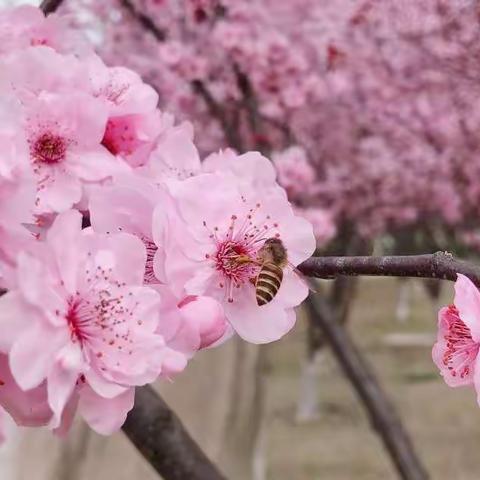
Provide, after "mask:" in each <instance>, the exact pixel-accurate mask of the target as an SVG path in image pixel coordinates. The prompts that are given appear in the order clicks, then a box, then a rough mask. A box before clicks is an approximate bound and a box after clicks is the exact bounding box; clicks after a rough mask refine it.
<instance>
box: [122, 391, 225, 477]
mask: <svg viewBox="0 0 480 480" xmlns="http://www.w3.org/2000/svg"><path fill="white" fill-rule="evenodd" d="M122 428H123V431H124V433H125V434H126V435H127V436H128V438H129V439H130V440H131V442H132V443H133V444H134V445H135V447H136V448H137V449H138V450H139V451H140V452H141V454H142V455H143V456H144V457H145V458H146V460H147V461H148V462H149V463H150V465H152V467H153V468H154V469H155V470H156V471H157V472H158V473H159V474H160V475H161V476H162V478H165V479H168V480H225V477H224V476H223V475H222V474H221V473H220V472H219V471H218V469H217V468H216V467H215V465H214V464H213V463H212V462H211V461H210V460H209V459H208V458H207V456H206V455H205V454H204V453H203V452H202V450H200V447H199V446H198V445H197V443H196V442H195V441H194V440H193V439H192V437H191V436H190V435H189V433H188V432H187V430H186V429H185V427H184V426H183V425H182V423H181V422H180V420H179V419H178V417H177V416H176V415H175V413H174V412H173V411H172V410H170V408H169V406H168V405H167V404H166V403H165V401H164V400H163V399H162V398H161V397H160V396H159V395H158V394H157V393H156V392H155V391H154V390H153V388H152V387H148V386H147V387H142V388H137V391H136V394H135V406H134V408H133V410H132V411H131V412H130V413H129V414H128V417H127V421H126V422H125V424H124V425H123V427H122Z"/></svg>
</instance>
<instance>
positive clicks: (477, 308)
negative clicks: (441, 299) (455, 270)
mask: <svg viewBox="0 0 480 480" xmlns="http://www.w3.org/2000/svg"><path fill="white" fill-rule="evenodd" d="M454 303H455V306H456V307H457V308H458V311H459V313H460V318H461V319H462V320H463V322H464V323H465V325H467V327H468V328H469V329H470V332H471V334H472V338H473V339H474V340H475V341H476V342H480V292H479V291H478V289H477V287H476V286H475V285H474V284H473V282H472V281H471V280H470V279H469V278H467V277H466V276H465V275H461V274H458V279H457V281H456V282H455V301H454Z"/></svg>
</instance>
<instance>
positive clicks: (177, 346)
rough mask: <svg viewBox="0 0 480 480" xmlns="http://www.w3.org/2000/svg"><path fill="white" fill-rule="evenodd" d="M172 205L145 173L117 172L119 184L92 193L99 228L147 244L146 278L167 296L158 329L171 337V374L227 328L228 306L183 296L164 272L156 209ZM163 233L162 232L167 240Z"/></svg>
mask: <svg viewBox="0 0 480 480" xmlns="http://www.w3.org/2000/svg"><path fill="white" fill-rule="evenodd" d="M157 206H158V208H159V209H162V210H165V211H167V210H168V209H169V208H172V199H171V198H170V196H169V195H168V193H167V192H166V191H165V190H164V189H163V188H161V187H160V186H158V185H153V184H151V183H149V182H148V181H147V180H146V179H145V178H143V177H134V176H121V177H116V178H115V180H114V185H113V186H110V187H102V188H98V189H96V190H95V191H94V192H93V193H92V195H91V197H90V219H91V222H92V226H93V227H94V229H95V230H96V231H97V232H118V231H122V232H127V233H131V234H133V235H136V236H137V237H138V238H139V239H141V240H142V242H143V243H144V244H145V247H146V251H147V258H146V262H145V273H144V283H145V284H146V285H149V286H150V287H152V288H154V289H155V290H157V291H158V292H159V293H160V295H161V297H162V305H161V309H160V311H159V313H160V321H159V324H158V328H157V333H159V334H161V335H162V336H163V338H164V339H165V343H166V349H165V352H164V364H163V367H164V369H163V372H162V373H163V374H165V375H167V376H169V377H171V376H172V375H173V374H174V373H178V372H179V371H181V370H183V369H184V368H185V366H186V363H187V360H188V359H189V358H191V357H192V356H193V354H194V353H195V352H196V351H197V350H199V349H201V348H205V347H207V346H209V345H211V344H212V343H214V342H216V341H217V340H218V339H219V338H220V337H222V336H223V335H224V333H225V331H226V328H227V326H226V322H225V316H224V313H223V309H222V308H221V306H220V305H219V304H218V303H217V302H216V301H215V300H213V299H211V298H208V297H196V296H189V297H185V298H183V297H178V296H176V295H174V293H173V292H172V291H171V290H170V288H169V287H168V285H165V284H164V282H165V281H166V278H165V273H164V272H163V266H164V257H165V253H164V250H163V247H162V246H160V248H159V247H157V245H156V244H155V243H154V238H155V237H154V232H153V230H152V219H153V218H152V217H153V211H154V209H155V208H156V207H157ZM162 238H163V237H161V236H159V237H156V238H155V240H156V242H157V244H159V245H162V244H163V240H162Z"/></svg>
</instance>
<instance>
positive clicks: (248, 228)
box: [203, 199, 279, 303]
mask: <svg viewBox="0 0 480 480" xmlns="http://www.w3.org/2000/svg"><path fill="white" fill-rule="evenodd" d="M243 201H244V202H246V199H243ZM261 210H262V207H261V205H260V204H259V203H258V204H256V206H255V207H254V208H251V209H250V210H249V211H248V213H247V214H246V215H245V217H244V218H243V221H240V222H239V219H238V217H237V215H232V216H231V223H230V225H229V226H228V228H227V231H226V232H220V231H219V228H218V227H214V228H213V231H212V230H211V229H209V227H208V226H207V223H206V222H205V221H204V222H203V226H204V227H205V228H207V231H208V232H209V237H210V238H211V239H212V240H213V241H214V242H215V253H214V254H213V255H210V254H208V253H207V254H206V255H205V257H206V259H207V260H209V261H211V262H212V266H213V268H214V269H215V270H216V271H217V272H218V273H219V274H220V281H219V283H218V287H219V288H221V289H225V293H226V296H227V300H228V302H230V303H231V302H233V301H234V291H235V289H240V288H241V287H242V286H243V285H245V284H248V282H251V283H254V280H255V278H256V277H257V275H258V272H259V270H260V266H259V264H258V258H257V254H258V251H259V250H260V247H261V246H262V245H263V243H264V242H265V240H266V239H267V238H271V237H277V238H278V237H279V233H278V223H277V222H273V221H272V219H271V217H270V215H266V216H264V215H262V214H261Z"/></svg>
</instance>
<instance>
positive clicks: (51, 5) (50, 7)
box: [40, 0, 63, 15]
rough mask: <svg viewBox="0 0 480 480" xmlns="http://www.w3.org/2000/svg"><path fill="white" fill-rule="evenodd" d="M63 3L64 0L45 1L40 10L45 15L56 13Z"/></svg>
mask: <svg viewBox="0 0 480 480" xmlns="http://www.w3.org/2000/svg"><path fill="white" fill-rule="evenodd" d="M62 3H63V0H43V2H42V3H41V4H40V10H42V12H43V13H44V14H45V15H49V14H50V13H53V12H55V10H57V8H58V7H59V6H60V5H61V4H62Z"/></svg>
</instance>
